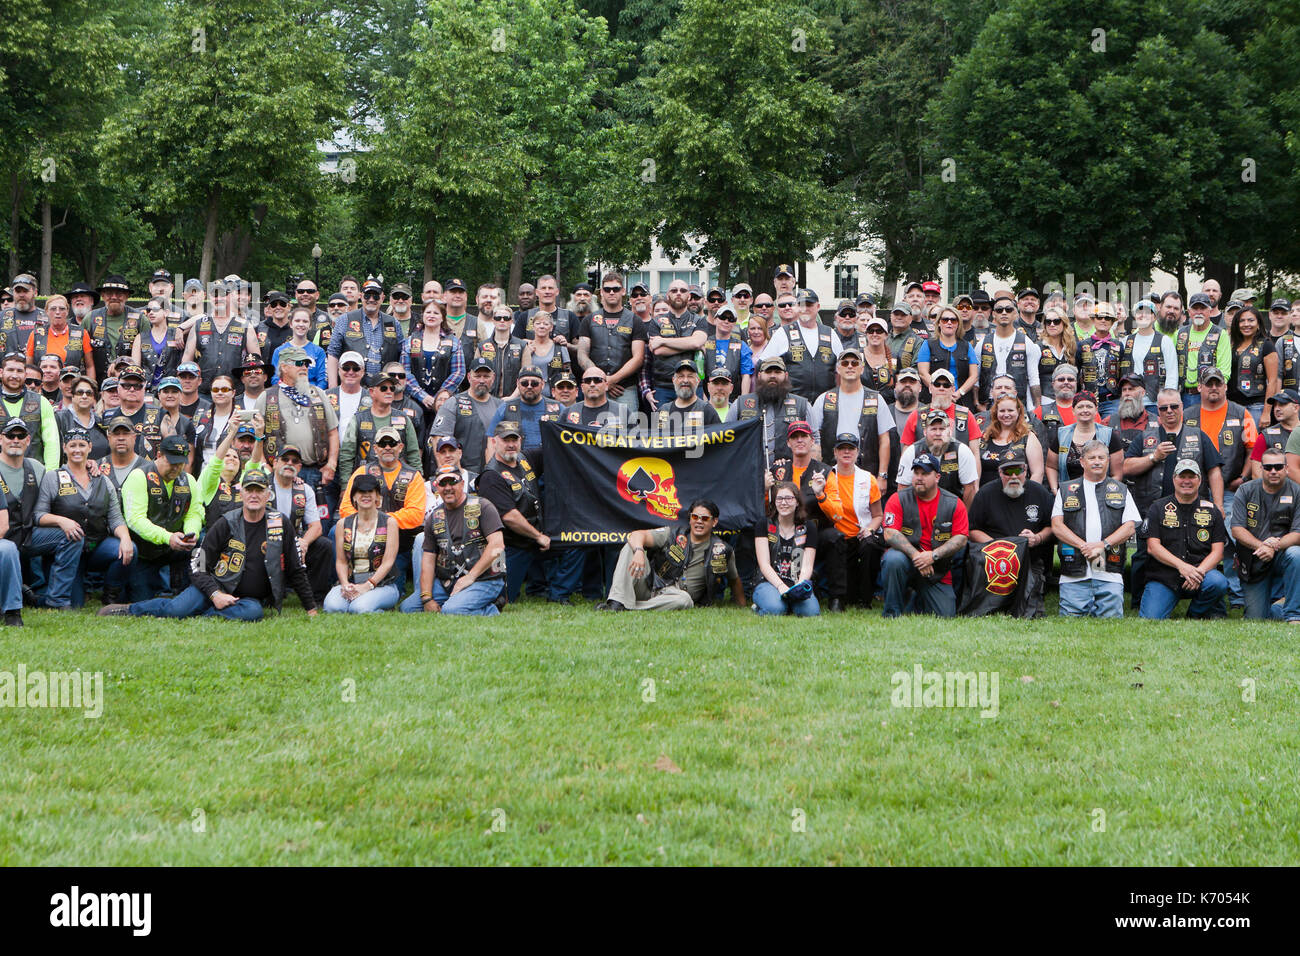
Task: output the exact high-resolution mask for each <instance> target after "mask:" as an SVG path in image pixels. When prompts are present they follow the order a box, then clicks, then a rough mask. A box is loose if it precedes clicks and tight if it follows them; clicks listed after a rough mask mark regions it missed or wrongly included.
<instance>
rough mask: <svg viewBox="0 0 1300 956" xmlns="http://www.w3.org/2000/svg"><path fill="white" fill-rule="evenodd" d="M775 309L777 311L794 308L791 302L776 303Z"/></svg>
mask: <svg viewBox="0 0 1300 956" xmlns="http://www.w3.org/2000/svg"><path fill="white" fill-rule="evenodd" d="M776 307H777V308H778V309H793V308H794V303H793V302H778V303H777V304H776Z"/></svg>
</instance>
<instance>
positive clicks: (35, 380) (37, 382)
mask: <svg viewBox="0 0 1300 956" xmlns="http://www.w3.org/2000/svg"><path fill="white" fill-rule="evenodd" d="M27 384H28V385H40V384H41V380H40V379H39V378H29V379H27Z"/></svg>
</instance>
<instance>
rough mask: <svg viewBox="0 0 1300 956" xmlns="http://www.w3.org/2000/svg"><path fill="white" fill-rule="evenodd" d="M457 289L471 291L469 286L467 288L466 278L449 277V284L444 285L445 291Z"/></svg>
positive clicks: (443, 289)
mask: <svg viewBox="0 0 1300 956" xmlns="http://www.w3.org/2000/svg"><path fill="white" fill-rule="evenodd" d="M456 290H459V291H460V292H468V291H469V290H468V289H467V288H465V280H464V279H448V280H447V284H446V285H445V286H443V287H442V291H443V292H452V291H456Z"/></svg>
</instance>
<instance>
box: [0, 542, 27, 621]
mask: <svg viewBox="0 0 1300 956" xmlns="http://www.w3.org/2000/svg"><path fill="white" fill-rule="evenodd" d="M0 600H3V601H4V607H3V608H2V609H0V610H5V611H21V610H22V609H23V564H22V561H20V560H19V559H18V545H16V544H14V543H13V542H12V541H10V540H9V539H8V538H0Z"/></svg>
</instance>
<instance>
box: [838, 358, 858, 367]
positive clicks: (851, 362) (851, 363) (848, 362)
mask: <svg viewBox="0 0 1300 956" xmlns="http://www.w3.org/2000/svg"><path fill="white" fill-rule="evenodd" d="M840 364H841V365H843V366H844V367H845V368H857V367H858V366H860V365H861V364H862V363H861V362H859V361H858V360H857V359H840Z"/></svg>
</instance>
